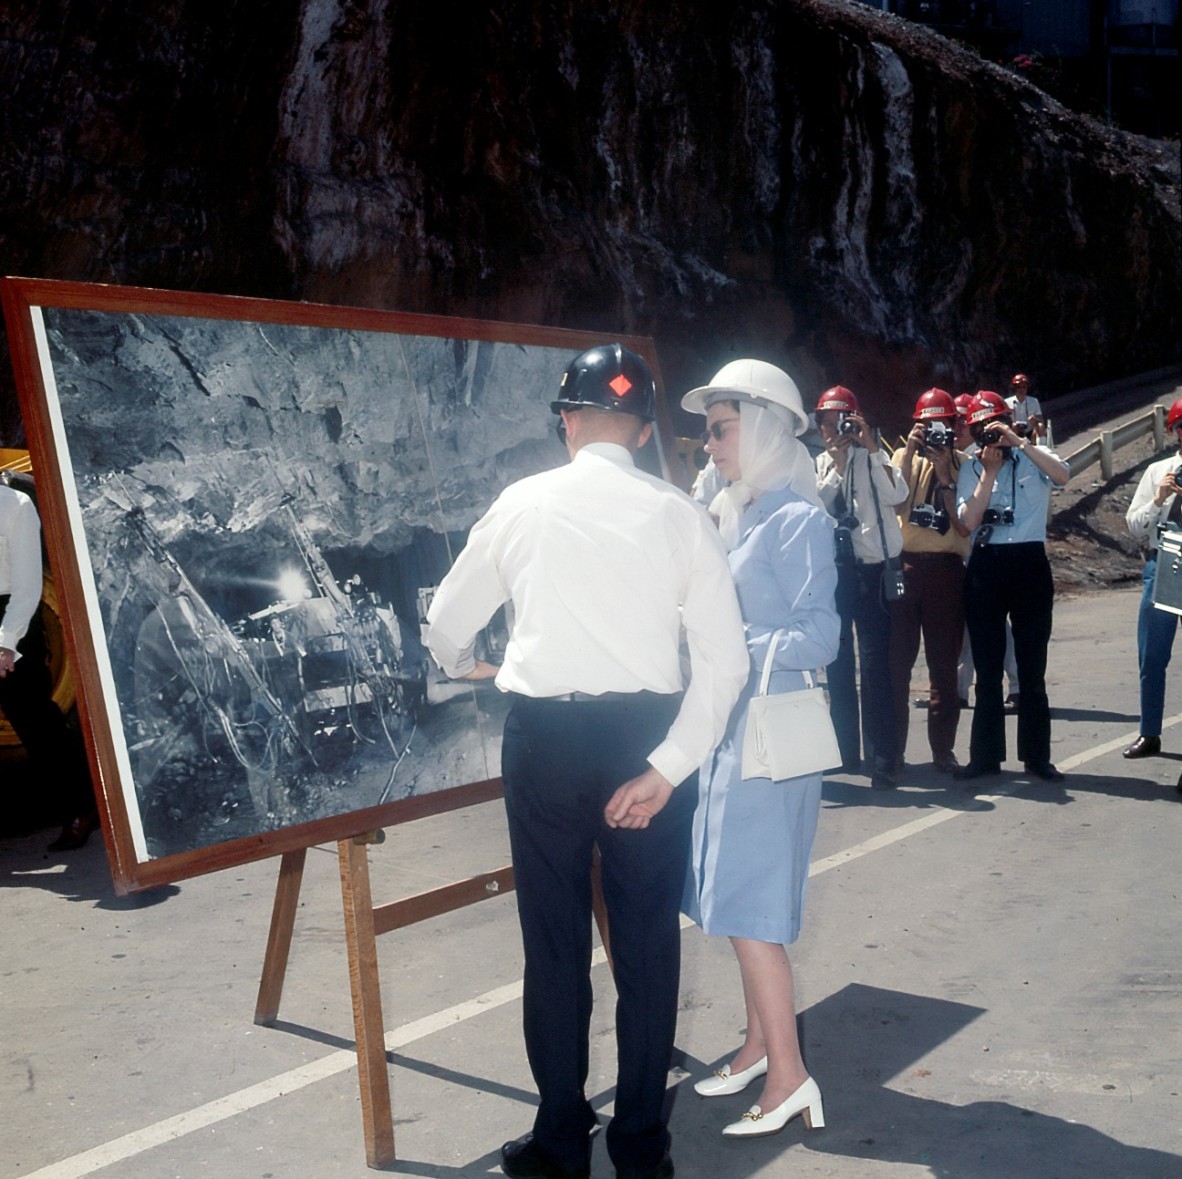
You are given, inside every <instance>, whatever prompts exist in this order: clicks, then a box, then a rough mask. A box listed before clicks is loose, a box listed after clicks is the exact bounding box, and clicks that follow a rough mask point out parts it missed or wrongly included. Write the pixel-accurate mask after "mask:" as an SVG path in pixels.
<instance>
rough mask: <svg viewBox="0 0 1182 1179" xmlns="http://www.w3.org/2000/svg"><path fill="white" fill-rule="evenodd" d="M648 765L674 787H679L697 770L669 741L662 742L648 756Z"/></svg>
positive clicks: (693, 763)
mask: <svg viewBox="0 0 1182 1179" xmlns="http://www.w3.org/2000/svg"><path fill="white" fill-rule="evenodd" d="M648 764H649V765H650V766H652V767H653V769H654V770H656V771H657V773H658V774H661V775H663V776H664V777H665V778H667V779H668V780H669V781H670V782H672V783H673V785H674V786H680V785H681V783H682V782H684V781H685V780H686V779H687V778H688V777H689V776H690V775H691V774H693V772H694V771H695V770H696V769H697V768H698V766H697V763H696V762H693V761H691V760H690V759H689V758H688V757H686V755H685V754H684V753H682V751H681V750H680V749H678V748H677V746H676V745H674V744H673V743H672V742H671V741H662V742H661V744H660V745H658V746H657V747H656V749H654V750H653V751H652V753H650V754H649V755H648Z"/></svg>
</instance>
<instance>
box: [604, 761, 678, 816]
mask: <svg viewBox="0 0 1182 1179" xmlns="http://www.w3.org/2000/svg"><path fill="white" fill-rule="evenodd" d="M673 789H674V786H673V783H672V782H670V781H669V779H668V778H666V777H665V775H664V774H662V773H659V772H658V771H657V770H654V769H653V768H652V767H651V766H650V767H649V768H648V769H647V770H645V771H644V773H643V774H641V775H640V776H639V777H636V778H633V779H632V780H631V781H630V782H625V783H624V785H623V786H621V787H620V788H619V790H617V791H616V792H615V794H613V795H612V796H611V800H610V801H609V802H608V804H607V806H606V807H604V811H603V816H604V818H605V819H606V820H607V825H608V826H609V827H623V828H624V829H625V830H627V831H641V830H643V829H644V828H645V827H647V826H648V825H649V823H650V822H651V820H652V818H653V816H654V815H656V814H657V813H658V812H659V811H660V810H661V808H662V807H663V806H664V805H665V803H667V802H668V801H669V796H670V795H671V794H672V793H673Z"/></svg>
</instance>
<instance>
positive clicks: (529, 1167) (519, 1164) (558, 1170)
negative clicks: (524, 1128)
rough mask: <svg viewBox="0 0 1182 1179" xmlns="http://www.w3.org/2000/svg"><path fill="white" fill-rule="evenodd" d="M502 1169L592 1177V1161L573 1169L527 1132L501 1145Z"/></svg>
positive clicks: (523, 1176)
mask: <svg viewBox="0 0 1182 1179" xmlns="http://www.w3.org/2000/svg"><path fill="white" fill-rule="evenodd" d="M501 1170H502V1171H504V1172H505V1174H506V1175H511V1176H513V1179H590V1176H591V1161H590V1159H588V1161H587V1164H586V1166H583V1167H576V1168H575V1169H574V1170H571V1168H570V1167H564V1166H563V1165H562V1164H561V1163H560V1162H558V1160H557V1159H555V1158H554V1157H553V1156H552V1155H551V1154H550V1153H549V1152H547V1151H545V1150H543V1149H542V1148H541V1147H540V1146H539V1145H538V1144H537V1143H536V1142H535V1141H534V1136H533V1135H532V1134H527V1135H526V1136H525V1137H524V1138H518V1139H517V1140H516V1141H514V1142H506V1143H505V1145H504V1146H502V1147H501ZM669 1173H670V1174H672V1173H673V1172H672V1171H670V1172H669Z"/></svg>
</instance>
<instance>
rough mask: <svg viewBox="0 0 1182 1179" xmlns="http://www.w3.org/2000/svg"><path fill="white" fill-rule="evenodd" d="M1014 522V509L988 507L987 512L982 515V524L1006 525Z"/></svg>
mask: <svg viewBox="0 0 1182 1179" xmlns="http://www.w3.org/2000/svg"><path fill="white" fill-rule="evenodd" d="M1013 522H1014V509H1013V508H1002V509H1001V510H1000V511H998V509H997V508H986V509H985V514H984V515H983V516H982V517H981V523H982V524H1000V525H1002V526H1005V525H1007V524H1012V523H1013Z"/></svg>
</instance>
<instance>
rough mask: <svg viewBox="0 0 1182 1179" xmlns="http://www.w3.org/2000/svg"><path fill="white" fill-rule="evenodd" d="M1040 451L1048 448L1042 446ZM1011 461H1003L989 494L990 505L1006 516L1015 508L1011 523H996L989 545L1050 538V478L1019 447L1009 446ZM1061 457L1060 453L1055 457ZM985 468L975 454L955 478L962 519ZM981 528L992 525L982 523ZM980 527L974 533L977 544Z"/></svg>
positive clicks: (959, 513)
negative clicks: (1048, 526)
mask: <svg viewBox="0 0 1182 1179" xmlns="http://www.w3.org/2000/svg"><path fill="white" fill-rule="evenodd" d="M1038 449H1039V450H1046V449H1047V448H1046V447H1045V446H1040V447H1039V448H1038ZM1009 453H1010V460H1009V461H1007V462H1005V463H1003V464H1002V467H1001V470H1000V471H998V472H997V477H996V479H994V481H993V491H992V493H991V494H990V496H989V508H991V509H992V510H993V511H996V512H997V513H998V515H999V516H1003V515H1004V513H1005V512H1006V510H1007V509H1010V510H1012V512H1013V517H1014V522H1013V523H1012V524H1002V523H1000V522H999V523H994V524H993V525H992V526H991V527H992V531H991V532H990V534H989V539H988V540H987V541H986V543H987V544H1028V543H1029V542H1031V541H1040V542H1041V541H1045V540H1046V538H1047V514H1048V512H1049V510H1050V504H1051V487H1052V486H1053V484H1052V483H1051V480H1050V479H1049V478H1048V477H1047V476H1046V475H1044V474H1043V473H1042V471H1040V470H1039V469H1038V467H1036V466H1035V465H1034V463H1033V461H1032V460H1031V459H1029V458H1027V457H1026V455H1024V454H1023V453H1022V452H1021V451H1020V450H1018V449H1016V448H1011V449H1010V452H1009ZM1048 453H1050V452H1048ZM1055 457H1056V458H1058V456H1057V455H1056V456H1055ZM983 473H984V468H983V467H982V466H981V460H980V459H979V458H978V457H977V456H975V455H974V456H973V457H972V458H971V459H969V460H968V462H965V463H962V464H961V467H960V474H959V475H958V476H957V480H956V511H957V514H958V515H959V516H960V517H961V518H962V519H963V518H964V512H965V505H966V504H967V503H968V501H969V500H970V499H971V498H972V495H973V492H974V491H976V490H977V484H978V483H979V482H980V480H981V475H982V474H983ZM982 527H989V525H987V524H984V523H983V524H982ZM980 532H981V529H980V528H978V529H977V531H976V532H974V533H973V543H974V544H976V543H977V539H978V536H979V535H980Z"/></svg>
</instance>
